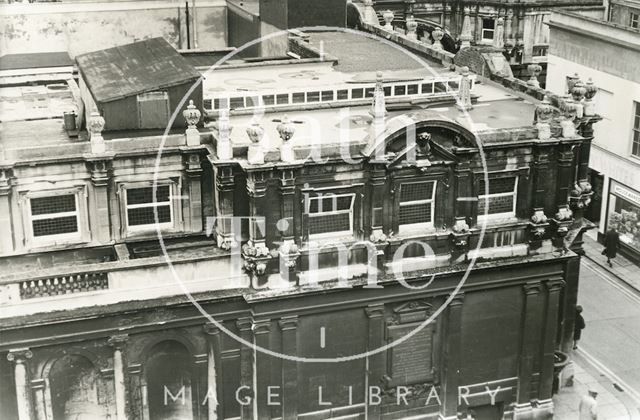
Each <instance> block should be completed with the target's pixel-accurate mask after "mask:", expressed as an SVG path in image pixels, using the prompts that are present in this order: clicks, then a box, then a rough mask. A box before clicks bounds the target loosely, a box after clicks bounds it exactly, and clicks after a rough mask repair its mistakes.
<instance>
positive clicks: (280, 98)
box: [276, 93, 289, 105]
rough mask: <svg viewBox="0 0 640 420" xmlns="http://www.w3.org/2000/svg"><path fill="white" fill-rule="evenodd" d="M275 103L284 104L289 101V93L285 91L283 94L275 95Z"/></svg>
mask: <svg viewBox="0 0 640 420" xmlns="http://www.w3.org/2000/svg"><path fill="white" fill-rule="evenodd" d="M276 103H277V104H278V105H286V104H288V103H289V94H287V93H285V94H280V95H276Z"/></svg>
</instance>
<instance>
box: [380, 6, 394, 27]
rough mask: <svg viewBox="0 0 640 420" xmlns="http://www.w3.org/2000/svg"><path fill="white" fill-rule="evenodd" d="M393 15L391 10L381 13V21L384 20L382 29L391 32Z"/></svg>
mask: <svg viewBox="0 0 640 420" xmlns="http://www.w3.org/2000/svg"><path fill="white" fill-rule="evenodd" d="M393 18H394V14H393V12H392V11H391V10H385V11H384V12H382V19H384V29H386V30H387V31H393V25H392V24H391V22H393Z"/></svg>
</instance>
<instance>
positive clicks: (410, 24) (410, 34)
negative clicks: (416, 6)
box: [405, 15, 418, 39]
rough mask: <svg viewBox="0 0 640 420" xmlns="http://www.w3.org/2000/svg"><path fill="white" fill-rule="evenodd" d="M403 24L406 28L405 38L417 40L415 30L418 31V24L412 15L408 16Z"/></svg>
mask: <svg viewBox="0 0 640 420" xmlns="http://www.w3.org/2000/svg"><path fill="white" fill-rule="evenodd" d="M405 24H406V26H407V38H409V39H417V38H418V35H417V33H416V30H417V29H418V22H417V21H416V20H415V18H414V17H413V15H409V17H408V18H407V21H406V23H405Z"/></svg>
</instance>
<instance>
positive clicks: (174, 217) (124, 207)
mask: <svg viewBox="0 0 640 420" xmlns="http://www.w3.org/2000/svg"><path fill="white" fill-rule="evenodd" d="M155 184H156V185H157V187H165V186H167V187H169V200H168V201H166V202H165V201H162V202H155V203H154V202H153V201H151V202H149V203H143V204H131V205H129V203H128V202H127V200H128V197H127V190H130V189H131V190H133V189H139V188H151V189H152V190H153V185H154V182H153V181H142V182H122V183H120V185H119V190H118V193H119V196H120V207H121V214H122V217H121V220H122V232H123V234H124V236H133V235H140V234H147V233H150V232H155V231H157V230H158V229H160V230H161V231H171V230H174V229H175V228H176V226H178V220H179V217H180V213H179V210H180V205H179V200H176V199H175V197H176V196H177V195H178V188H179V187H178V185H177V183H176V182H174V181H173V180H162V181H158V182H156V183H155ZM165 203H167V204H168V205H169V215H170V218H171V220H170V221H169V222H164V223H158V224H156V222H155V220H154V221H153V222H152V223H147V224H144V225H133V226H131V225H129V209H136V208H148V207H159V206H165V205H167V204H165Z"/></svg>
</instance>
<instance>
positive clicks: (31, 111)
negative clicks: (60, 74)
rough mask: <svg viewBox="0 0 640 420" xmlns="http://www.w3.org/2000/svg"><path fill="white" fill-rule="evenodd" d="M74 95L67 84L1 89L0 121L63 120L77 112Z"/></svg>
mask: <svg viewBox="0 0 640 420" xmlns="http://www.w3.org/2000/svg"><path fill="white" fill-rule="evenodd" d="M75 109H76V106H75V103H74V101H73V95H72V94H71V90H70V89H69V86H68V85H67V84H66V83H58V82H54V83H49V84H46V85H34V86H11V87H2V88H0V121H1V122H3V123H4V122H7V121H20V120H37V119H47V118H62V115H63V113H64V112H65V111H72V110H75Z"/></svg>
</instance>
